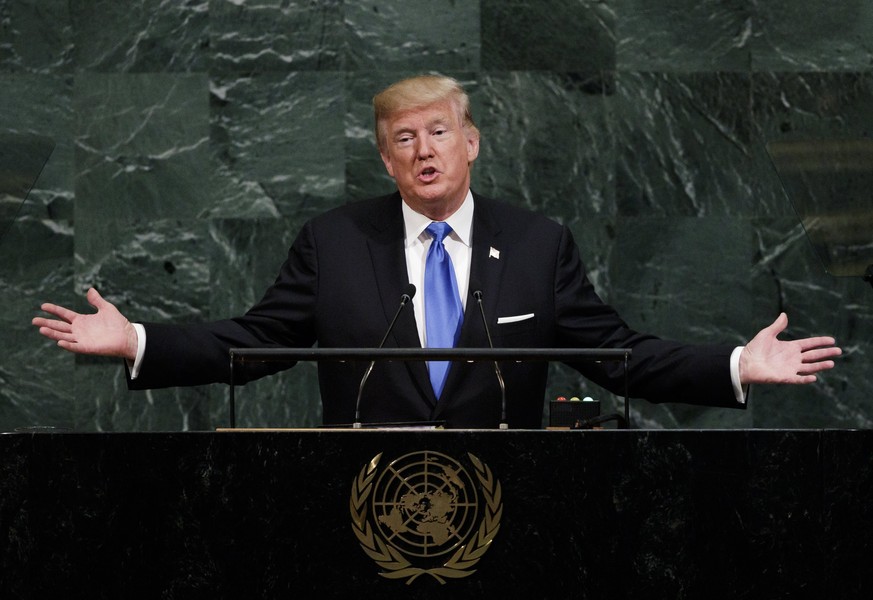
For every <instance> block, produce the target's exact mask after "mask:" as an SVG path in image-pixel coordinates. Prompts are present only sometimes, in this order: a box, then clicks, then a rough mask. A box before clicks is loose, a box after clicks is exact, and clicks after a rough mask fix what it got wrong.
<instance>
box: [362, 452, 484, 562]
mask: <svg viewBox="0 0 873 600" xmlns="http://www.w3.org/2000/svg"><path fill="white" fill-rule="evenodd" d="M371 509H372V512H373V522H374V523H375V526H376V528H377V529H378V531H379V533H380V534H381V536H382V537H383V539H385V541H387V542H388V543H389V544H391V545H392V546H394V547H395V548H397V549H398V550H400V551H401V552H402V553H404V554H406V555H410V556H419V557H435V556H440V555H442V554H446V553H447V552H450V551H452V550H453V549H455V548H456V547H457V546H458V545H459V544H463V543H464V542H465V541H466V540H467V538H468V536H469V535H470V532H471V531H472V529H473V528H474V527H476V525H477V516H478V515H477V511H478V496H477V491H476V485H475V483H474V481H473V479H472V478H471V477H470V475H469V474H468V473H467V470H466V469H465V468H464V467H463V466H462V465H461V464H460V463H459V462H458V461H456V460H455V459H453V458H451V457H449V456H446V455H445V454H442V453H440V452H433V451H423V452H415V453H412V454H407V455H405V456H402V457H400V458H398V459H396V460H394V461H393V462H391V463H390V464H389V465H388V466H387V467H386V468H385V469H384V471H383V472H382V473H381V475H380V476H379V479H378V480H377V481H376V483H375V485H374V488H373V501H372V504H371Z"/></svg>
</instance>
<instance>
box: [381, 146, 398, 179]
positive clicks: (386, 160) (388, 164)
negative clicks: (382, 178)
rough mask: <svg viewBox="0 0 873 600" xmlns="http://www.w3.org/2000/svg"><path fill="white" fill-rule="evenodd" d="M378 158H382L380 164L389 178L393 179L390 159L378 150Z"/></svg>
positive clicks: (385, 153)
mask: <svg viewBox="0 0 873 600" xmlns="http://www.w3.org/2000/svg"><path fill="white" fill-rule="evenodd" d="M379 156H380V157H382V164H383V165H385V170H387V171H388V174H389V175H390V176H391V177H394V167H393V166H392V165H391V157H390V156H389V155H388V153H387V152H385V151H384V150H379Z"/></svg>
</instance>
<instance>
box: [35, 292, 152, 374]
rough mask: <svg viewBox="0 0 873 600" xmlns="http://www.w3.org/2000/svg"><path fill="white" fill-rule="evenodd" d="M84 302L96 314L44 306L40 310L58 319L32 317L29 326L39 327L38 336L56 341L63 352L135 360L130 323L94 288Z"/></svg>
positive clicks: (133, 337) (134, 335)
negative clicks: (31, 324)
mask: <svg viewBox="0 0 873 600" xmlns="http://www.w3.org/2000/svg"><path fill="white" fill-rule="evenodd" d="M86 298H87V300H88V304H90V305H91V306H93V307H94V308H96V309H97V312H96V313H94V314H87V315H84V314H80V313H77V312H75V311H72V310H70V309H68V308H64V307H63V306H58V305H57V304H48V303H46V304H43V305H42V306H41V307H40V308H42V310H44V311H45V312H47V313H49V314H50V315H53V316H55V317H57V319H46V318H44V317H35V318H34V319H33V321H32V323H33V324H34V325H35V326H36V327H39V332H40V334H42V335H44V336H45V337H47V338H49V339H52V340H55V341H56V342H57V343H58V346H60V347H61V348H63V349H64V350H69V351H70V352H75V353H77V354H97V355H100V356H120V357H122V358H126V359H128V360H135V359H136V349H137V336H136V329H134V327H133V325H132V324H131V323H130V321H128V320H127V318H126V317H125V316H124V315H122V314H121V313H120V312H118V309H117V308H115V305H114V304H112V303H111V302H109V301H107V300H104V299H103V297H102V296H101V295H100V294H99V293H98V292H97V290H95V289H94V288H91V289H89V290H88V294H87V295H86Z"/></svg>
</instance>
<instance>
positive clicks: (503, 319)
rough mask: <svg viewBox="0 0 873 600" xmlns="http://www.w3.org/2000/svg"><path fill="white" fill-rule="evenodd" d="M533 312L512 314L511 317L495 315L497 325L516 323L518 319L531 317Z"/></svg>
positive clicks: (525, 319)
mask: <svg viewBox="0 0 873 600" xmlns="http://www.w3.org/2000/svg"><path fill="white" fill-rule="evenodd" d="M533 318H534V313H527V314H526V315H514V316H512V317H497V324H498V325H505V324H506V323H518V322H519V321H527V320H528V319H533Z"/></svg>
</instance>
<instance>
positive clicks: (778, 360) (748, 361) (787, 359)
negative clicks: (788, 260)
mask: <svg viewBox="0 0 873 600" xmlns="http://www.w3.org/2000/svg"><path fill="white" fill-rule="evenodd" d="M786 327H788V317H787V316H786V314H785V313H782V314H780V315H779V317H778V318H777V319H776V320H775V321H774V322H773V324H772V325H770V326H769V327H765V328H764V329H762V330H761V331H760V332H758V334H757V335H756V336H755V337H754V338H752V340H751V341H750V342H749V343H748V344H747V345H746V347H745V348H744V349H743V352H742V354H741V355H740V381H741V382H742V384H743V385H748V384H751V383H813V382H814V381H815V380H816V377H815V373H818V372H819V371H825V370H827V369H832V368H833V367H834V361H833V360H831V359H832V358H834V357H836V356H839V355H840V354H842V352H843V351H842V350H841V349H840V348H838V347H837V346H835V345H834V344H835V343H836V342H835V341H834V338H832V337H824V336H823V337H811V338H804V339H801V340H791V341H783V340H779V339H777V336H778V335H779V334H780V333H782V332H783V331H784V330H785V328H786Z"/></svg>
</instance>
